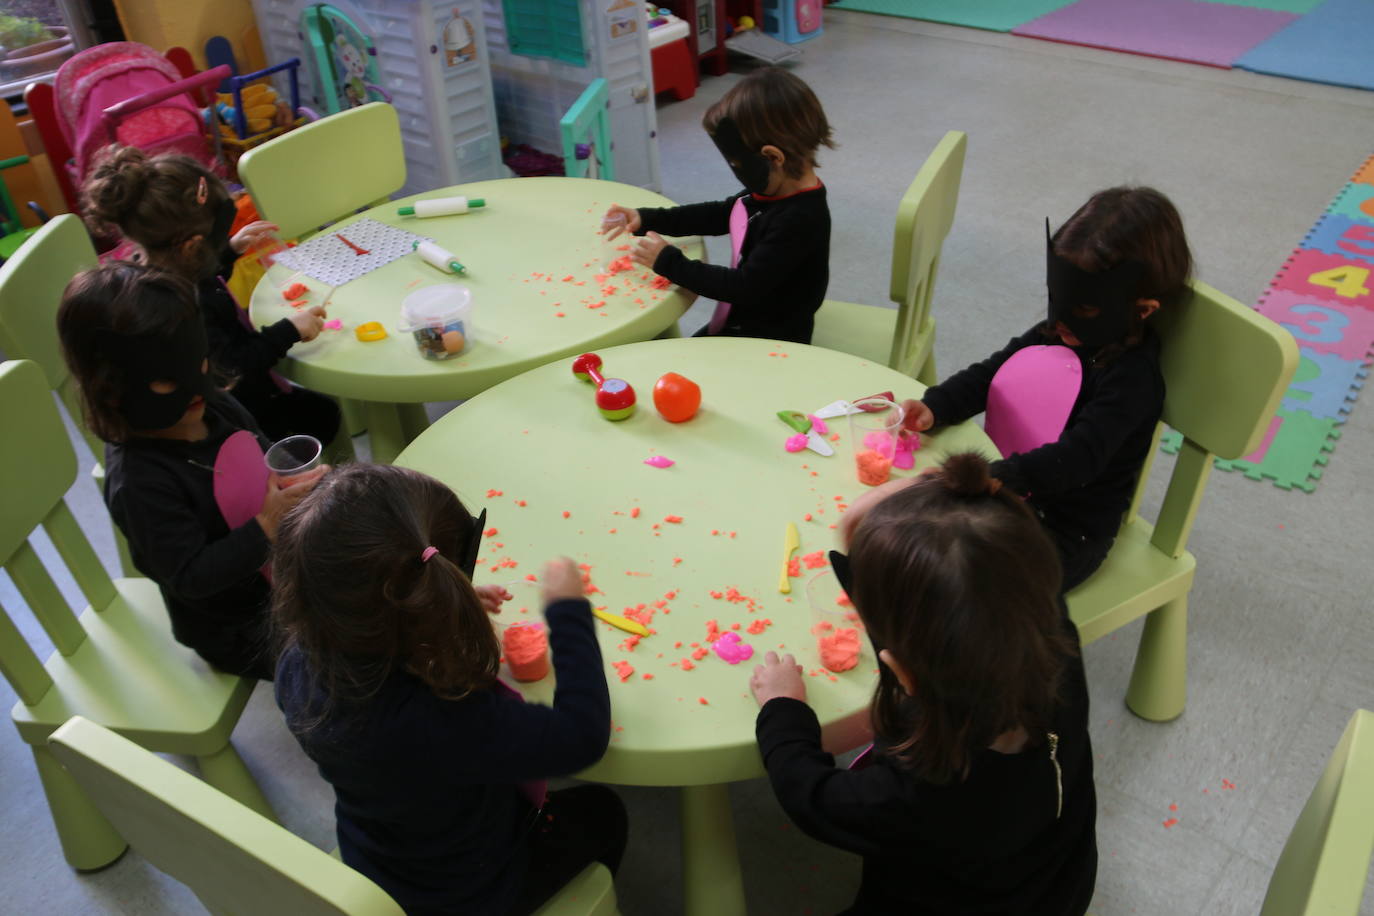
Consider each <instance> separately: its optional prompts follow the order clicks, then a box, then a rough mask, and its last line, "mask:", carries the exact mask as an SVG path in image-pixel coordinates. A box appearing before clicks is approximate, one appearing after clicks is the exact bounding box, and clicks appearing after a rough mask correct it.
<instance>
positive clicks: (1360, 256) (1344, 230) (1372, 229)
mask: <svg viewBox="0 0 1374 916" xmlns="http://www.w3.org/2000/svg"><path fill="white" fill-rule="evenodd" d="M1301 247H1303V248H1306V249H1308V250H1309V251H1324V252H1326V253H1327V254H1334V255H1337V256H1340V257H1345V258H1351V259H1354V260H1356V261H1358V262H1360V263H1363V264H1374V221H1371V222H1364V221H1356V220H1352V219H1348V218H1346V217H1344V216H1341V215H1340V214H1338V213H1328V214H1326V215H1325V216H1323V217H1322V218H1321V219H1319V220H1317V225H1315V226H1313V227H1312V231H1311V232H1309V233H1307V238H1305V239H1303V241H1302V246H1301Z"/></svg>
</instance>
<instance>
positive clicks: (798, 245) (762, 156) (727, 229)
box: [602, 67, 835, 343]
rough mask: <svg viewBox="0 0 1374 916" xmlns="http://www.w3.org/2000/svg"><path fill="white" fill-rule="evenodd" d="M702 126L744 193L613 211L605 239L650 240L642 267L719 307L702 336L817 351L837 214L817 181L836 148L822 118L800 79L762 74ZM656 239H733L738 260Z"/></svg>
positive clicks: (642, 251)
mask: <svg viewBox="0 0 1374 916" xmlns="http://www.w3.org/2000/svg"><path fill="white" fill-rule="evenodd" d="M702 126H704V127H705V128H706V132H707V133H708V134H710V135H711V140H712V142H714V143H715V144H716V147H717V149H719V150H720V153H721V155H722V156H724V157H725V161H726V162H727V163H728V164H729V166H730V170H731V171H733V172H734V173H735V177H736V178H738V179H739V181H740V184H742V185H743V186H744V190H743V191H740V192H739V193H738V194H735V195H734V196H732V197H728V198H726V199H725V200H722V201H714V202H710V203H700V204H690V205H688V206H684V207H670V208H663V207H646V208H641V209H638V210H636V209H632V208H630V207H621V206H618V205H617V206H612V207H611V208H610V210H609V211H607V213H606V222H605V223H604V224H603V226H604V228H603V230H602V231H603V232H606V233H607V234H608V236H609V237H610V238H615V236H616V235H618V234H619V233H620V232H621V231H624V230H628V231H629V232H632V233H634V234H635V235H644V234H646V233H647V237H646V238H644V239H642V240H640V242H639V243H638V244H637V245H636V246H635V248H634V250H633V251H632V252H631V255H630V256H631V257H632V258H633V259H634V260H635V261H637V262H638V263H640V264H643V265H644V266H645V267H648V268H651V269H652V270H653V271H654V272H655V273H657V274H658V275H659V276H662V277H666V278H667V279H669V280H671V281H672V282H673V283H676V284H677V285H678V286H681V287H682V288H683V289H687V290H691V291H692V292H694V293H697V294H698V295H702V296H706V297H708V298H710V299H715V300H717V303H718V304H717V305H716V310H715V313H714V315H712V317H711V321H710V322H709V323H708V324H707V325H706V326H705V327H703V328H702V329H701V330H700V331H699V332H698V334H697V336H699V337H700V336H703V335H707V334H710V335H715V334H723V335H727V336H731V337H767V338H772V339H776V340H792V341H796V342H797V343H810V342H811V332H812V329H813V326H814V321H815V315H816V310H817V309H819V308H820V307H821V302H822V300H824V299H825V289H826V286H827V284H828V283H829V282H830V208H829V206H828V204H827V203H826V193H825V186H824V185H823V184H821V180H820V179H819V178H817V177H816V150H817V149H819V148H820V147H821V146H823V145H824V146H831V147H833V146H834V145H835V144H834V143H833V142H832V141H831V139H830V135H831V129H830V122H829V121H827V120H826V117H825V111H824V109H822V108H821V103H820V101H819V100H818V99H817V98H816V95H815V93H814V92H812V91H811V89H810V87H808V86H807V85H806V83H804V82H802V81H801V80H800V79H799V78H798V77H796V76H795V75H794V74H792V73H789V72H788V71H786V70H781V69H779V68H777V67H765V68H763V69H761V70H756V71H754V72H753V73H751V74H749V75H748V76H746V77H745V78H744V79H742V80H740V81H739V83H737V84H736V85H735V86H734V87H733V88H731V89H730V91H729V92H727V93H726V94H725V95H724V96H722V97H721V99H720V101H718V102H716V103H715V104H714V105H712V106H711V108H710V109H709V110H707V112H706V114H705V116H704V117H703V118H702ZM622 217H623V221H622ZM622 227H623V229H622ZM659 233H666V234H668V235H676V236H683V235H727V234H728V235H729V236H730V241H731V246H732V248H733V252H734V256H733V257H732V258H731V262H730V264H729V265H728V266H727V265H716V264H706V263H704V262H702V261H693V260H692V259H691V258H688V257H687V256H686V255H684V254H683V253H682V249H680V248H678V247H677V246H675V245H669V244H668V243H667V242H666V241H665V240H664V239H663V238H662V237H661V236H660V235H659Z"/></svg>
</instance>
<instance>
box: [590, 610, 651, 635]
mask: <svg viewBox="0 0 1374 916" xmlns="http://www.w3.org/2000/svg"><path fill="white" fill-rule="evenodd" d="M592 616H593V617H595V618H596V619H597V620H601V621H604V622H606V623H609V624H610V625H611V626H613V627H615V628H617V629H620V630H624V631H625V632H626V633H633V634H635V635H636V636H648V635H649V628H648V627H646V626H645V625H644V624H642V623H639V622H638V621H635V620H631V619H630V618H628V617H621V616H620V615H619V614H612V613H611V612H610V611H603V610H601V608H599V607H594V608H592Z"/></svg>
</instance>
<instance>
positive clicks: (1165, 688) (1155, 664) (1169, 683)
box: [1126, 595, 1188, 722]
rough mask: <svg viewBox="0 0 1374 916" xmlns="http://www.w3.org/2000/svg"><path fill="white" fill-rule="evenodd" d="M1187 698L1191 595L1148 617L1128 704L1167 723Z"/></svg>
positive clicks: (1161, 607) (1132, 672)
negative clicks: (1189, 603) (1189, 606)
mask: <svg viewBox="0 0 1374 916" xmlns="http://www.w3.org/2000/svg"><path fill="white" fill-rule="evenodd" d="M1187 699H1188V596H1187V595H1184V596H1183V597H1181V598H1175V599H1174V600H1173V601H1170V602H1169V603H1168V604H1165V605H1162V606H1160V607H1158V608H1155V609H1154V610H1153V611H1151V612H1150V614H1149V616H1148V617H1146V618H1145V629H1144V631H1143V632H1142V633H1141V634H1140V647H1139V648H1138V649H1136V654H1135V668H1134V669H1133V670H1132V671H1131V686H1130V687H1129V688H1128V689H1127V690H1126V705H1127V706H1128V707H1130V710H1131V712H1133V713H1135V714H1136V715H1137V716H1140V718H1142V719H1149V720H1151V721H1153V722H1168V721H1169V720H1170V719H1176V718H1178V716H1179V715H1181V714H1182V712H1183V706H1184V704H1185V703H1186V702H1187Z"/></svg>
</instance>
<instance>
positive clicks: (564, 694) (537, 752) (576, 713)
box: [432, 598, 611, 782]
mask: <svg viewBox="0 0 1374 916" xmlns="http://www.w3.org/2000/svg"><path fill="white" fill-rule="evenodd" d="M545 617H546V618H547V620H548V622H549V648H550V650H551V651H552V653H553V665H554V668H555V669H556V672H557V677H558V685H557V687H555V689H554V694H553V706H544V705H542V704H538V703H522V702H520V700H519V699H517V698H515V697H504V696H500V695H497V694H494V693H493V694H491V695H489V696H488V697H487V698H486V703H485V706H484V708H483V709H481V710H479V711H478V712H477V713H476V716H475V724H470V726H469V727H470V728H472V729H475V730H476V732H477V733H476V734H473V733H472V731H468V730H459V729H455V728H450V727H446V725H447V723H444V722H441V723H439V725H438V727H437V728H436V729H435V732H434V734H433V736H432V741H433V742H434V746H435V749H436V752H438V753H442V754H445V755H446V756H449V757H451V758H452V759H454V760H455V761H461V762H459V763H457V764H456V765H457V766H459V767H460V768H463V769H467V770H468V771H469V773H470V775H471V777H472V778H477V779H486V780H490V781H494V782H515V781H520V780H526V779H542V778H546V777H550V776H566V775H569V774H572V773H576V772H577V771H579V770H583V769H586V768H587V767H589V766H591V765H592V764H593V763H596V762H597V761H598V760H600V759H601V757H602V756H603V755H604V754H605V753H606V747H607V746H608V745H609V744H610V740H611V695H610V692H609V691H608V690H607V689H606V672H605V671H604V670H603V667H602V663H601V648H600V646H598V645H597V641H596V631H595V630H594V629H593V628H592V614H591V605H590V604H588V603H587V601H586V599H584V598H573V599H567V600H564V601H558V602H555V603H554V604H551V605H549V607H548V608H547V610H546V611H545ZM461 705H462V704H450V705H449V709H451V710H452V711H453V714H454V715H455V716H460V717H463V721H465V722H469V723H472V722H473V720H471V719H468V718H467V717H468V716H469V713H468V712H466V711H462V710H461V709H460V708H459V707H461ZM474 747H481V748H482V753H481V755H480V756H476V755H474V754H473V751H472V749H473V748H474Z"/></svg>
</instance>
